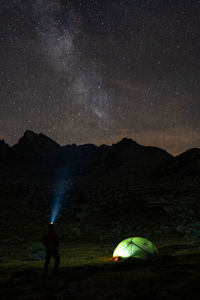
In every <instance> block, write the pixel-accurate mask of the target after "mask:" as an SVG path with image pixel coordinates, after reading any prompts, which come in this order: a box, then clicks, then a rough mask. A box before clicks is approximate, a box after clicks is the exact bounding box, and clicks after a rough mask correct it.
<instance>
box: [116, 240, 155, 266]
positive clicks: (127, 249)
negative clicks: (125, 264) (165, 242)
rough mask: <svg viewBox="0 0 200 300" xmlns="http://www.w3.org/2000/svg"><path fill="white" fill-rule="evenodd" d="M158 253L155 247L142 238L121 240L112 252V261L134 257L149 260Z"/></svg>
mask: <svg viewBox="0 0 200 300" xmlns="http://www.w3.org/2000/svg"><path fill="white" fill-rule="evenodd" d="M157 253H158V250H157V248H156V246H154V244H153V243H152V242H150V241H149V240H147V239H145V238H142V237H131V238H128V239H125V240H123V241H122V242H121V243H120V244H119V245H118V246H117V247H116V248H115V251H114V252H113V259H114V260H118V257H121V258H128V257H135V258H141V259H150V258H152V257H154V256H155V255H156V254H157Z"/></svg>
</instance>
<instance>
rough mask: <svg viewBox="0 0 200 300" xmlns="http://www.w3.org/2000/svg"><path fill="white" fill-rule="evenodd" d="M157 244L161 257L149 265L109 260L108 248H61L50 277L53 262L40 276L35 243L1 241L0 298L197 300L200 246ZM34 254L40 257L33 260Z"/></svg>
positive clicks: (73, 245) (72, 245) (177, 242)
mask: <svg viewBox="0 0 200 300" xmlns="http://www.w3.org/2000/svg"><path fill="white" fill-rule="evenodd" d="M157 245H158V249H159V255H158V256H157V257H156V258H155V259H153V260H151V261H141V260H134V259H132V260H126V261H119V262H113V261H112V259H111V257H112V251H113V246H114V245H112V244H91V243H90V244H89V243H86V242H84V241H83V242H81V243H78V242H71V243H69V244H68V245H66V246H64V245H63V247H62V248H61V250H60V252H61V257H62V262H61V266H60V270H59V274H58V275H57V276H56V277H53V275H52V274H51V272H52V262H51V265H50V270H49V276H48V277H47V278H43V277H42V266H43V263H44V259H40V258H39V255H40V254H41V255H42V250H37V248H38V249H39V248H40V245H39V244H35V245H33V246H32V248H31V247H28V248H27V245H26V243H25V242H24V243H23V241H21V242H20V243H19V244H17V242H16V241H15V242H14V241H13V244H12V241H7V243H6V241H4V245H1V246H2V247H1V253H0V254H1V261H0V263H1V265H0V269H1V272H0V291H1V295H0V299H2V300H11V299H12V300H13V299H16V300H17V299H20V300H21V299H22V300H23V299H27V300H31V299H38V300H39V299H50V300H51V299H52V300H53V299H55V300H56V299H57V300H59V299H60V300H64V299H65V300H68V299H88V300H89V299H124V300H131V299H133V300H134V299H198V297H197V296H198V293H199V292H200V243H198V241H189V240H187V241H186V240H182V241H181V240H178V239H171V240H170V239H168V240H167V239H165V241H164V240H163V241H157ZM34 249H35V250H34ZM36 250H37V251H36ZM35 251H36V253H37V255H38V256H37V255H35V256H34V255H33V256H31V255H30V253H33V252H35Z"/></svg>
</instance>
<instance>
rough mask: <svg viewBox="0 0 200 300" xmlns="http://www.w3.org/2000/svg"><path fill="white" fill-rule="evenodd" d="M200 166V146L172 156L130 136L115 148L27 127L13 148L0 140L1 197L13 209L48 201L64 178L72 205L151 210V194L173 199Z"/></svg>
mask: <svg viewBox="0 0 200 300" xmlns="http://www.w3.org/2000/svg"><path fill="white" fill-rule="evenodd" d="M199 170H200V149H190V150H188V151H186V152H185V153H183V154H181V155H179V156H177V157H173V156H172V155H171V154H169V153H168V152H167V151H165V150H162V149H160V148H157V147H150V146H142V145H139V144H138V143H136V142H135V141H133V140H131V139H127V138H124V139H122V140H121V141H120V142H118V143H116V144H113V145H112V146H107V145H101V146H99V147H97V146H95V145H92V144H87V145H80V146H77V145H75V144H73V145H67V146H63V147H62V146H60V145H58V144H57V143H56V142H54V141H53V140H52V139H50V138H48V137H47V136H45V135H43V134H41V133H40V134H37V133H34V132H32V131H26V132H25V133H24V136H23V137H22V138H21V139H20V140H19V142H18V144H16V145H14V146H12V147H9V146H8V145H7V144H6V143H5V142H4V141H1V142H0V190H1V194H0V196H1V199H4V200H3V201H2V203H4V204H3V205H7V206H9V207H12V206H13V205H14V206H16V205H17V206H20V205H26V206H29V205H31V206H34V207H43V205H48V201H51V200H52V198H53V196H52V193H53V189H54V184H55V183H57V182H59V181H63V182H65V183H66V186H67V193H66V195H65V197H66V199H69V198H70V199H71V202H72V203H75V204H77V203H79V204H83V203H89V205H97V206H98V205H102V203H103V202H105V205H107V206H108V207H109V205H110V209H111V208H112V207H113V206H116V209H118V210H119V212H120V210H121V206H120V205H121V204H120V203H122V202H124V203H126V205H127V207H129V206H130V205H131V206H132V208H133V210H135V211H137V209H138V207H140V208H141V207H143V208H144V209H146V208H145V207H146V205H147V202H148V201H147V198H149V197H150V198H152V197H154V198H155V199H158V198H162V197H163V194H165V196H166V197H168V196H167V195H168V194H170V193H171V190H170V189H171V188H172V186H173V188H172V189H173V191H175V190H177V189H178V186H179V183H180V182H182V183H184V185H185V186H187V184H189V183H190V184H191V183H193V184H195V183H196V182H198V181H199V179H200V172H199ZM188 193H190V192H189V191H188V192H185V195H188ZM137 194H139V195H140V196H137ZM102 199H104V200H103V201H102ZM44 203H45V204H44ZM159 209H160V208H159ZM110 211H111V210H110ZM110 211H109V209H108V213H110ZM159 212H160V211H159Z"/></svg>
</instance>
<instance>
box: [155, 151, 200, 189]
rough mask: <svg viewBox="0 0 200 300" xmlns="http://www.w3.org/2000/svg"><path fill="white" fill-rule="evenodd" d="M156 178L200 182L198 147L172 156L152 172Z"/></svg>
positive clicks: (170, 180)
mask: <svg viewBox="0 0 200 300" xmlns="http://www.w3.org/2000/svg"><path fill="white" fill-rule="evenodd" d="M153 176H155V179H156V180H160V179H162V180H163V181H167V182H177V183H180V182H182V183H196V182H199V183H200V149H198V148H193V149H189V150H187V151H186V152H184V153H182V154H180V155H178V156H176V157H173V158H171V159H169V160H168V161H167V163H164V164H163V165H161V166H160V167H159V168H157V169H155V170H154V172H153Z"/></svg>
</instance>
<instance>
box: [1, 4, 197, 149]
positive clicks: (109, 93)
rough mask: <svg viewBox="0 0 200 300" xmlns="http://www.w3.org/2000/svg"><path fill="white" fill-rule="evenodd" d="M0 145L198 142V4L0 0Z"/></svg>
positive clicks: (168, 145) (184, 145)
mask: <svg viewBox="0 0 200 300" xmlns="http://www.w3.org/2000/svg"><path fill="white" fill-rule="evenodd" d="M0 8H1V10H0V11H1V12H0V20H1V40H0V43H1V47H0V64H1V68H0V72H1V91H0V93H1V96H0V97H1V98H0V139H5V141H6V142H7V143H9V144H10V145H12V144H14V143H16V142H17V141H18V139H19V138H20V137H21V136H22V135H23V133H24V131H25V130H27V129H29V130H33V131H35V132H42V133H44V134H46V135H48V136H49V137H51V138H53V139H54V140H55V141H57V142H58V143H60V144H61V145H66V144H71V143H77V144H84V143H95V144H97V145H99V144H103V143H106V144H112V143H114V142H117V141H119V140H120V139H121V138H122V137H130V138H132V139H134V140H136V141H137V142H138V143H141V144H144V145H154V146H158V147H162V148H164V149H166V150H168V151H169V152H171V153H173V154H177V153H180V152H182V151H184V150H186V149H188V148H192V147H199V146H200V135H199V131H200V118H199V112H200V102H199V90H200V76H199V75H200V74H199V73H200V71H199V68H198V66H199V63H200V55H199V49H200V42H199V25H200V20H199V16H200V2H199V1H189V0H188V1H186V0H185V1H179V0H178V1H170V0H169V1H167V0H166V1H159V0H157V1H153V0H152V1H150V0H149V1H147V0H140V1H137V0H135V1H129V0H127V1H119V0H116V1H113V0H111V1H94V0H93V1H91V0H90V1H89V0H88V1H78V0H77V1H76V0H75V1H64V0H63V1H56V0H52V1H47V0H37V1H33V0H27V1H25V0H15V1H14V0H13V1H11V0H10V1H6V0H4V1H1V4H0Z"/></svg>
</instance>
